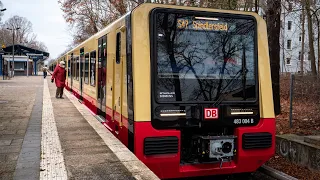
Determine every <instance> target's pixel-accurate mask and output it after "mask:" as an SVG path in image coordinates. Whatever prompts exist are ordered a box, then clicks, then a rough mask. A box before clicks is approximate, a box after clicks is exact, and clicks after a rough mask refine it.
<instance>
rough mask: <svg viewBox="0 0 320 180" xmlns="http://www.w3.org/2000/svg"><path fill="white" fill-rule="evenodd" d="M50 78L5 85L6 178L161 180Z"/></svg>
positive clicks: (1, 135) (2, 135)
mask: <svg viewBox="0 0 320 180" xmlns="http://www.w3.org/2000/svg"><path fill="white" fill-rule="evenodd" d="M50 78H51V77H50V76H48V77H47V79H43V77H41V76H29V77H18V76H16V77H14V78H13V79H11V80H6V81H0V163H1V166H0V179H6V180H7V179H29V180H31V179H124V180H130V179H148V180H151V179H152V180H156V179H158V178H157V177H156V176H155V174H154V173H153V172H152V171H151V170H149V169H148V168H147V167H146V166H145V165H144V164H143V163H142V162H141V161H139V160H138V159H137V158H136V156H135V155H134V154H133V153H132V152H130V151H129V150H128V149H127V148H126V147H125V146H124V145H123V144H122V143H121V142H120V141H119V140H118V139H116V138H115V137H114V136H113V135H112V134H111V133H110V132H109V131H108V130H107V129H106V128H105V127H104V126H103V125H102V124H101V123H100V122H99V121H98V120H97V119H96V118H95V116H94V114H92V113H91V112H90V111H89V110H88V109H87V108H86V107H85V106H84V105H82V104H81V103H80V102H79V101H78V100H77V99H76V98H75V97H74V96H73V95H72V94H70V93H69V92H67V91H64V98H65V99H56V98H55V84H54V83H51V82H50Z"/></svg>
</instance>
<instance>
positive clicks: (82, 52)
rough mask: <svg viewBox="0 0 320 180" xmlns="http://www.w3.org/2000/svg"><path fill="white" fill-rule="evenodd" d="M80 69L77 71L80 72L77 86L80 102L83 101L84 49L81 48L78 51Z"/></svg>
mask: <svg viewBox="0 0 320 180" xmlns="http://www.w3.org/2000/svg"><path fill="white" fill-rule="evenodd" d="M79 64H80V65H79V66H80V68H79V71H80V78H79V85H80V88H79V90H80V100H83V97H82V92H83V74H84V73H83V71H84V48H81V49H80V63H79Z"/></svg>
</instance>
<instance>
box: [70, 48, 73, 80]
mask: <svg viewBox="0 0 320 180" xmlns="http://www.w3.org/2000/svg"><path fill="white" fill-rule="evenodd" d="M73 58H74V57H73V53H72V54H71V58H70V65H71V68H70V71H71V79H72V78H73V77H74V63H73Z"/></svg>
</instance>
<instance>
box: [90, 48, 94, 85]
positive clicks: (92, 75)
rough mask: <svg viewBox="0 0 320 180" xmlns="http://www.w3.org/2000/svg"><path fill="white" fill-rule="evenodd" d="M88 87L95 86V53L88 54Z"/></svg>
mask: <svg viewBox="0 0 320 180" xmlns="http://www.w3.org/2000/svg"><path fill="white" fill-rule="evenodd" d="M89 71H90V85H91V86H95V85H96V51H93V52H91V53H90V67H89Z"/></svg>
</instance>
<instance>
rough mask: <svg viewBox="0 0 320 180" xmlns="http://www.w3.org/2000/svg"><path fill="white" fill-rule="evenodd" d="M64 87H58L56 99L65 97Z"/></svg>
mask: <svg viewBox="0 0 320 180" xmlns="http://www.w3.org/2000/svg"><path fill="white" fill-rule="evenodd" d="M63 89H64V88H63V87H61V88H59V87H57V90H56V97H62V95H63Z"/></svg>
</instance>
